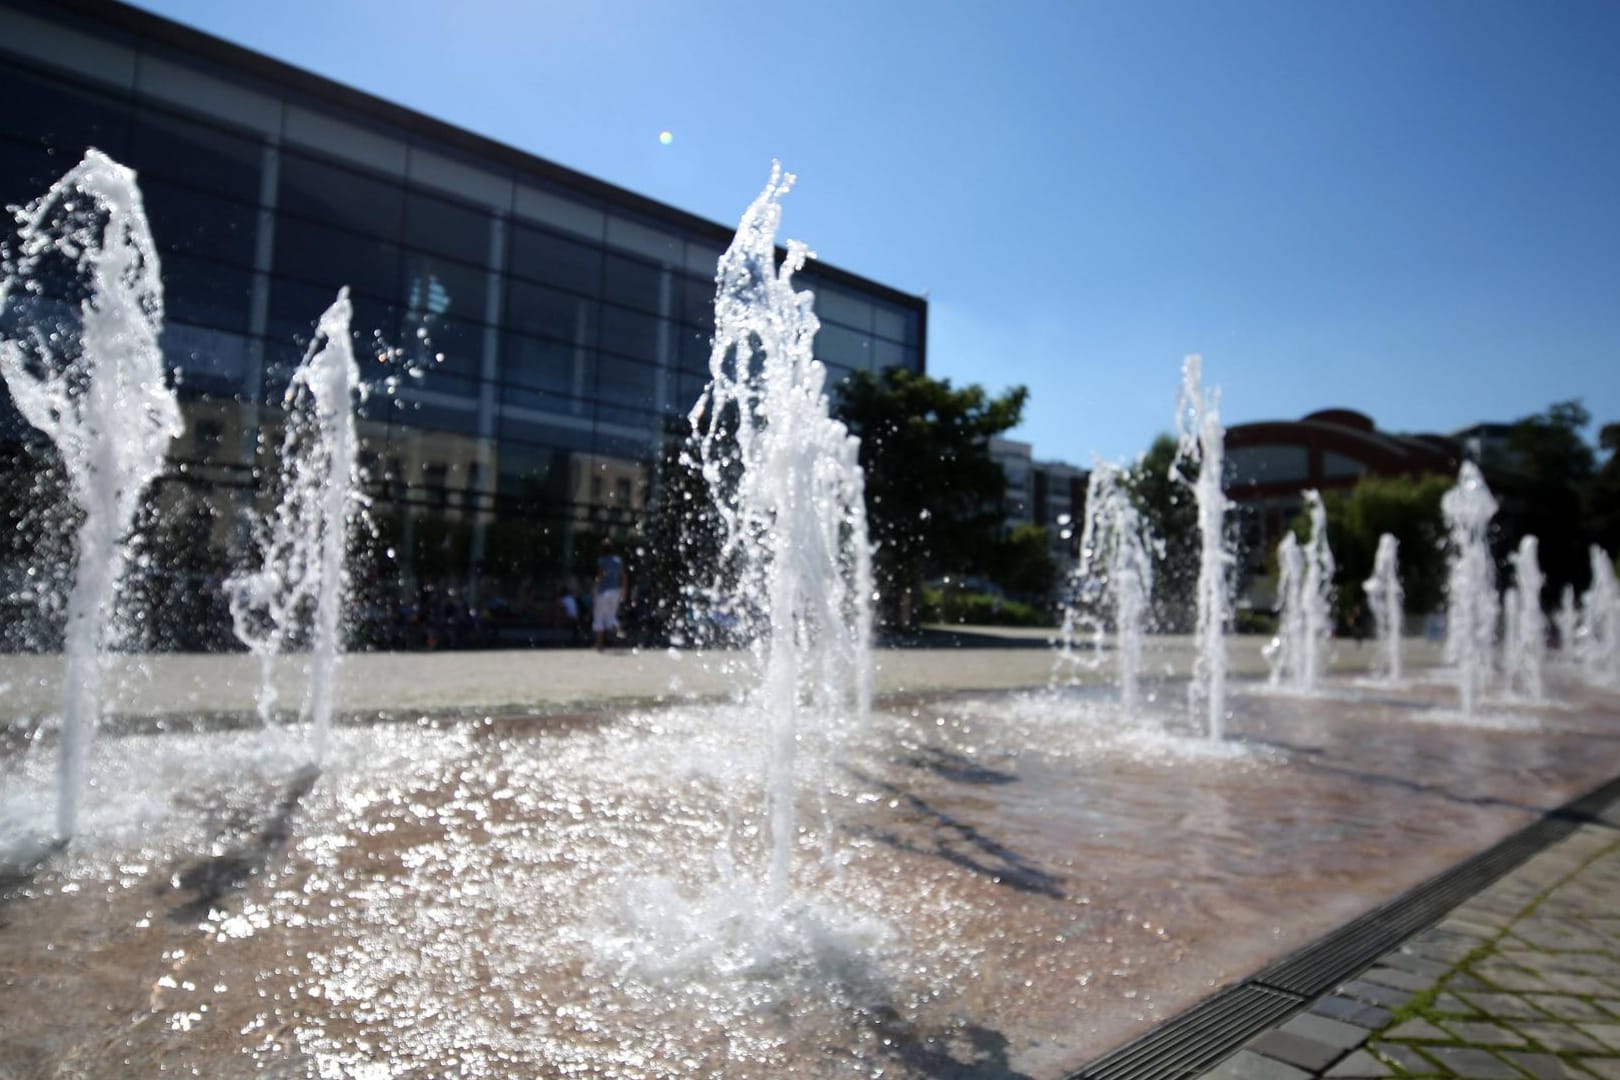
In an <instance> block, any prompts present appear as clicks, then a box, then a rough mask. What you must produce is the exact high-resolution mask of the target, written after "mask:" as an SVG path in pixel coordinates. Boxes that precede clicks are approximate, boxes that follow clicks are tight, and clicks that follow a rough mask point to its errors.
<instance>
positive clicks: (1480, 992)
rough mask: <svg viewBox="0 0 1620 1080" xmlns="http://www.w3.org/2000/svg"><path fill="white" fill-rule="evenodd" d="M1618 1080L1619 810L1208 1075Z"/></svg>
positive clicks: (1232, 1079) (1216, 1079)
mask: <svg viewBox="0 0 1620 1080" xmlns="http://www.w3.org/2000/svg"><path fill="white" fill-rule="evenodd" d="M1317 1076H1326V1077H1331V1078H1334V1080H1338V1078H1359V1077H1390V1076H1403V1077H1404V1076H1458V1077H1469V1078H1479V1080H1526V1078H1534V1080H1561V1078H1572V1080H1593V1078H1601V1080H1620V811H1617V808H1616V807H1613V806H1611V807H1610V809H1609V810H1608V811H1607V813H1606V814H1605V815H1603V820H1602V821H1600V822H1597V823H1593V824H1587V825H1583V826H1582V827H1581V828H1580V829H1578V830H1577V831H1576V832H1574V833H1573V834H1572V835H1570V836H1569V837H1568V838H1567V839H1565V840H1564V841H1562V842H1560V843H1558V844H1556V845H1554V846H1553V847H1551V848H1548V849H1547V850H1545V851H1543V852H1541V853H1540V854H1539V855H1537V856H1535V857H1534V858H1532V859H1531V860H1530V861H1529V862H1527V863H1525V864H1524V865H1523V866H1521V867H1520V868H1519V869H1518V870H1516V871H1514V872H1513V873H1511V874H1508V875H1507V876H1506V877H1504V878H1502V879H1501V880H1500V881H1498V882H1497V883H1496V884H1494V885H1492V886H1491V887H1490V888H1488V889H1486V890H1485V891H1484V892H1482V893H1480V894H1479V895H1477V896H1475V897H1474V898H1473V899H1471V900H1469V901H1467V902H1466V903H1464V904H1462V905H1461V906H1460V907H1458V908H1457V909H1455V910H1454V911H1453V912H1452V913H1451V914H1450V915H1449V916H1448V917H1446V918H1445V919H1443V920H1441V922H1439V923H1438V924H1437V925H1435V926H1433V927H1431V928H1430V929H1428V930H1425V931H1423V932H1422V933H1420V934H1418V935H1417V936H1415V937H1413V938H1412V939H1411V940H1409V941H1407V942H1406V943H1405V944H1403V945H1402V946H1401V947H1400V948H1399V949H1397V950H1395V951H1394V952H1391V953H1389V954H1387V955H1386V956H1384V957H1382V958H1381V959H1379V960H1378V961H1377V962H1376V963H1375V964H1373V965H1372V967H1370V968H1369V969H1368V970H1366V971H1364V972H1363V973H1362V974H1361V975H1359V976H1357V977H1356V978H1355V979H1353V980H1351V981H1349V982H1346V983H1344V984H1343V985H1341V986H1340V987H1338V988H1337V989H1335V990H1334V991H1333V992H1332V993H1330V994H1328V995H1325V996H1323V997H1322V998H1320V999H1319V1000H1317V1001H1315V1002H1313V1003H1312V1004H1311V1005H1310V1006H1309V1007H1308V1008H1307V1009H1306V1010H1305V1011H1304V1012H1301V1013H1299V1014H1296V1015H1295V1016H1293V1017H1292V1018H1291V1019H1289V1020H1287V1021H1286V1022H1284V1023H1283V1024H1281V1025H1280V1026H1279V1027H1277V1028H1274V1029H1273V1030H1271V1031H1267V1032H1265V1033H1264V1034H1262V1035H1259V1036H1258V1037H1256V1038H1254V1039H1252V1040H1251V1041H1250V1042H1249V1043H1248V1045H1247V1046H1245V1047H1244V1048H1243V1049H1242V1050H1240V1051H1239V1052H1238V1053H1237V1054H1235V1055H1234V1056H1232V1057H1230V1058H1228V1059H1227V1060H1226V1061H1225V1062H1223V1063H1222V1064H1220V1065H1219V1066H1217V1067H1216V1068H1215V1069H1213V1070H1211V1071H1210V1072H1208V1073H1206V1074H1205V1077H1206V1078H1207V1080H1307V1078H1310V1077H1317Z"/></svg>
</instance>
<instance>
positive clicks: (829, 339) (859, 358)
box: [816, 322, 872, 371]
mask: <svg viewBox="0 0 1620 1080" xmlns="http://www.w3.org/2000/svg"><path fill="white" fill-rule="evenodd" d="M816 358H817V359H819V360H821V361H823V362H824V363H831V364H841V365H843V366H844V367H848V368H855V369H857V370H861V371H865V370H868V369H870V368H871V366H872V344H871V341H870V340H869V339H868V338H867V336H866V335H865V334H860V333H857V332H855V331H854V330H849V329H846V328H844V327H842V326H839V325H838V324H837V323H828V322H824V323H822V324H821V329H820V330H819V331H817V332H816Z"/></svg>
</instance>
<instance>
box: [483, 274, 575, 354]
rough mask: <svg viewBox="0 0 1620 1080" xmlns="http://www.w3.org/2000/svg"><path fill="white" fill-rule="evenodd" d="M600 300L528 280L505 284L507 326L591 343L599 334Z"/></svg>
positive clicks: (527, 332) (551, 336)
mask: <svg viewBox="0 0 1620 1080" xmlns="http://www.w3.org/2000/svg"><path fill="white" fill-rule="evenodd" d="M596 318H597V303H596V301H595V300H587V299H585V298H584V297H581V296H576V295H574V294H572V293H565V292H558V291H557V290H556V289H547V288H543V287H541V286H539V285H530V284H529V283H528V282H526V281H512V280H509V281H508V282H507V285H506V311H505V313H504V321H505V323H506V325H507V326H509V327H511V328H512V329H514V330H517V331H520V332H522V333H524V334H529V335H533V336H538V337H549V338H555V339H556V340H558V341H568V342H575V343H578V344H581V345H590V344H592V343H593V342H594V339H595V333H596Z"/></svg>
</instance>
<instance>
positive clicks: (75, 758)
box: [0, 149, 183, 839]
mask: <svg viewBox="0 0 1620 1080" xmlns="http://www.w3.org/2000/svg"><path fill="white" fill-rule="evenodd" d="M17 220H18V225H19V229H18V232H19V236H20V242H19V244H18V246H17V249H16V250H17V255H16V258H15V259H14V260H9V259H8V261H7V266H6V273H5V284H4V286H3V291H0V312H3V313H4V318H5V320H6V323H7V324H8V325H10V324H15V323H17V322H21V324H22V332H21V334H20V335H18V336H16V337H11V338H9V339H8V340H5V341H3V342H0V375H3V376H4V378H5V381H6V385H7V387H8V388H9V390H10V391H11V397H12V401H13V402H14V403H15V404H16V406H17V409H18V411H19V412H21V413H22V415H23V417H24V418H25V419H27V421H28V422H29V423H30V424H32V425H33V426H34V427H36V428H38V429H39V430H40V431H42V432H44V433H45V434H46V435H48V436H49V437H50V438H51V440H52V441H53V442H54V443H55V444H56V447H57V450H58V451H59V452H60V454H61V456H62V461H63V465H64V469H65V471H66V473H67V477H68V484H69V490H70V491H71V493H72V496H73V500H74V501H75V502H76V503H77V504H78V505H79V507H80V508H81V509H82V510H83V511H84V520H83V522H82V524H81V525H80V526H79V531H78V535H77V537H76V549H77V556H78V558H77V565H76V568H75V571H74V577H73V586H72V591H71V593H70V594H69V597H68V611H67V632H66V642H65V645H64V650H63V651H64V672H63V681H62V688H63V689H62V728H61V746H60V757H59V759H58V760H59V793H58V802H57V817H56V827H57V832H58V835H59V836H60V837H62V838H64V839H65V838H68V837H71V836H72V835H73V833H74V830H75V827H76V825H77V819H78V809H79V799H80V795H81V792H82V789H83V787H84V783H85V763H86V760H87V758H88V755H89V750H90V743H91V740H92V739H93V738H94V735H95V730H96V726H97V724H98V722H99V720H100V714H101V691H102V684H103V681H104V677H105V673H106V672H105V667H106V649H107V646H108V645H109V641H108V632H109V627H111V626H112V625H113V620H114V613H115V609H116V598H117V596H118V592H119V588H120V586H121V584H122V583H123V580H124V575H125V571H126V570H127V568H128V563H129V549H128V546H127V537H128V534H129V531H130V529H131V527H132V525H133V523H134V521H135V515H136V513H137V511H138V510H139V509H140V506H141V502H142V499H143V498H144V496H145V494H146V489H147V487H148V486H149V485H150V484H151V483H152V481H153V480H155V479H156V478H157V477H158V476H159V475H161V474H162V472H163V465H164V456H165V453H166V451H167V449H168V446H169V442H170V440H172V439H174V438H175V437H176V436H178V435H179V434H180V433H181V431H182V430H183V427H182V424H181V419H180V407H179V405H178V403H177V402H176V400H175V395H174V390H173V389H172V388H171V387H170V386H169V385H168V382H167V379H166V369H165V368H164V364H163V353H162V351H161V349H160V348H159V347H158V335H159V334H160V333H161V331H162V328H163V285H162V278H161V273H160V268H159V262H158V254H157V248H156V247H155V246H154V244H153V242H152V234H151V229H150V227H149V226H148V225H147V220H146V211H145V208H144V205H143V203H142V201H141V194H140V189H139V188H138V187H137V186H136V183H135V174H134V172H132V171H131V170H129V169H127V168H125V167H124V166H122V165H120V164H118V163H117V162H116V161H114V160H112V159H111V158H110V157H108V156H106V155H105V154H103V153H101V152H100V151H98V150H93V149H92V150H90V151H88V152H86V154H85V156H84V160H83V161H81V162H80V163H79V164H78V165H76V166H74V167H73V168H72V169H70V170H69V171H68V172H67V173H66V174H65V175H64V176H63V177H62V178H61V179H60V180H58V181H57V182H56V183H55V184H53V185H52V186H51V188H50V190H49V191H48V192H46V193H45V194H44V195H43V196H41V197H40V198H38V199H36V200H35V201H34V202H32V203H30V204H28V206H26V207H24V208H22V209H21V210H19V211H18V212H17ZM19 287H20V290H21V295H19ZM15 309H25V310H15Z"/></svg>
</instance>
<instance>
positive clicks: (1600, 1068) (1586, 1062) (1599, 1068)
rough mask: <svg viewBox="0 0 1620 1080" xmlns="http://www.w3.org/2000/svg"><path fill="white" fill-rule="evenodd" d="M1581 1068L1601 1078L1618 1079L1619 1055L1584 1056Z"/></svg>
mask: <svg viewBox="0 0 1620 1080" xmlns="http://www.w3.org/2000/svg"><path fill="white" fill-rule="evenodd" d="M1581 1068H1583V1069H1586V1070H1587V1071H1588V1072H1590V1073H1592V1074H1593V1075H1595V1076H1601V1077H1603V1080H1620V1057H1584V1058H1581Z"/></svg>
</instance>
